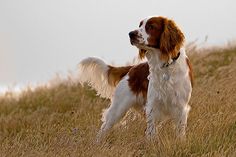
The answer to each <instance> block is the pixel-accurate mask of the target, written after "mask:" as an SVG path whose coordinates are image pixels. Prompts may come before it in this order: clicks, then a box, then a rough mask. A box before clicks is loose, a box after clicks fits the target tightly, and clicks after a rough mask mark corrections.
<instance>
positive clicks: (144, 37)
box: [137, 18, 149, 45]
mask: <svg viewBox="0 0 236 157" xmlns="http://www.w3.org/2000/svg"><path fill="white" fill-rule="evenodd" d="M148 19H149V18H146V19H144V20H143V23H142V25H141V26H140V27H139V29H138V30H137V31H138V37H139V38H138V40H139V44H145V45H147V44H148V38H149V35H148V34H147V32H146V29H145V26H146V23H147V20H148Z"/></svg>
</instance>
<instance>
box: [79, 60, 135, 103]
mask: <svg viewBox="0 0 236 157" xmlns="http://www.w3.org/2000/svg"><path fill="white" fill-rule="evenodd" d="M131 67H132V66H126V67H113V66H110V65H107V64H106V63H105V62H104V61H103V60H101V59H99V58H96V57H89V58H86V59H84V60H82V61H81V62H80V63H79V65H78V68H79V82H80V83H81V84H84V83H85V82H86V83H88V84H89V86H91V87H92V88H94V89H95V90H96V91H97V94H98V95H99V96H101V97H103V98H109V99H111V97H112V94H113V92H114V89H115V87H116V85H117V83H118V82H119V81H120V80H121V79H122V78H123V77H124V76H125V75H126V74H127V73H128V72H129V69H130V68H131Z"/></svg>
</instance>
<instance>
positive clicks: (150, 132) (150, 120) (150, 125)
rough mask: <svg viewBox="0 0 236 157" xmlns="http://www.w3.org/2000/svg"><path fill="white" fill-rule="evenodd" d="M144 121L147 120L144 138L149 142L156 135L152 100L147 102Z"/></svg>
mask: <svg viewBox="0 0 236 157" xmlns="http://www.w3.org/2000/svg"><path fill="white" fill-rule="evenodd" d="M146 120H147V129H146V136H147V138H148V139H149V140H151V139H152V138H153V137H154V135H155V133H156V127H155V116H154V102H153V101H152V100H151V101H148V102H147V104H146Z"/></svg>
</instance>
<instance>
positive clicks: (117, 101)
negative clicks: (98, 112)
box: [97, 79, 136, 141]
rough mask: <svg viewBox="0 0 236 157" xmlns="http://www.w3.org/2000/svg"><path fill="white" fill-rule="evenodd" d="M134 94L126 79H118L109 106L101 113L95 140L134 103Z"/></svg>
mask: <svg viewBox="0 0 236 157" xmlns="http://www.w3.org/2000/svg"><path fill="white" fill-rule="evenodd" d="M135 100H136V96H135V95H134V94H133V93H132V91H130V88H129V86H128V81H127V80H126V79H124V80H122V81H120V83H119V84H118V85H117V88H116V90H115V93H114V96H113V99H112V103H111V106H110V107H109V108H108V109H106V110H105V112H104V113H103V118H102V121H103V124H102V126H101V129H100V131H99V133H98V135H97V141H100V140H101V138H102V137H104V135H105V134H106V132H107V131H108V130H109V129H110V128H112V127H113V125H114V124H115V123H117V122H118V121H119V120H120V119H121V118H122V117H123V116H124V115H125V113H126V112H127V111H128V110H129V109H130V108H131V107H132V105H134V103H135Z"/></svg>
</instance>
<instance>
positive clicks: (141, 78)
mask: <svg viewBox="0 0 236 157" xmlns="http://www.w3.org/2000/svg"><path fill="white" fill-rule="evenodd" d="M129 37H130V42H131V44H132V45H133V46H136V47H137V48H138V49H139V57H140V58H144V57H146V59H147V62H144V63H140V64H138V65H133V66H123V67H114V66H112V65H108V64H106V63H105V62H104V61H103V60H101V59H99V58H96V57H89V58H86V59H84V60H82V61H81V62H80V63H79V81H80V83H81V84H84V83H85V82H86V83H88V84H89V85H90V86H91V87H93V88H94V89H95V90H96V91H97V93H98V95H100V96H101V97H103V98H108V99H110V100H111V105H110V106H109V108H108V109H106V110H105V111H104V112H103V116H102V122H103V124H102V126H101V128H100V131H99V133H98V137H97V138H98V139H101V138H102V137H104V135H105V134H106V133H107V132H108V130H109V129H111V128H112V126H113V125H114V124H115V123H117V122H118V121H119V120H120V119H121V118H122V117H123V116H124V115H125V113H126V112H127V111H128V110H129V109H130V108H131V107H134V108H137V109H140V110H141V111H142V110H143V111H144V112H145V116H146V121H147V129H146V131H145V133H146V136H147V137H148V138H151V139H152V138H153V137H154V135H155V134H156V132H157V131H156V127H155V125H157V124H158V123H161V122H163V121H165V120H166V119H172V120H173V122H174V124H175V126H176V133H177V137H184V136H185V130H186V126H187V117H188V113H189V111H190V106H189V105H188V102H189V100H190V97H191V92H192V83H193V72H192V67H191V64H190V61H189V59H188V57H187V56H186V53H185V49H184V46H183V44H184V39H185V37H184V34H183V33H182V31H181V30H180V28H179V27H178V26H177V25H176V24H175V22H174V21H173V20H171V19H168V18H166V17H161V16H153V17H148V18H145V19H144V20H142V21H141V22H140V24H139V27H138V29H136V30H133V31H131V32H130V33H129Z"/></svg>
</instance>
